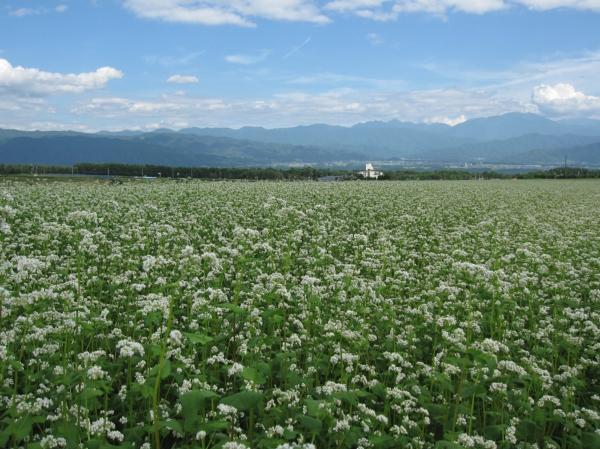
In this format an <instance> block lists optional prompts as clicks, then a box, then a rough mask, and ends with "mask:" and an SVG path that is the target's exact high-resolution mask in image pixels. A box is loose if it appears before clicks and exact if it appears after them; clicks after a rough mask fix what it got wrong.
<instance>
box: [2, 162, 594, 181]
mask: <svg viewBox="0 0 600 449" xmlns="http://www.w3.org/2000/svg"><path fill="white" fill-rule="evenodd" d="M0 175H40V176H42V175H74V176H81V175H89V176H103V177H118V176H122V177H153V178H173V179H184V178H193V179H206V180H219V179H245V180H282V181H283V180H287V181H297V180H318V179H320V178H327V179H336V180H353V179H360V176H359V175H357V174H356V172H355V171H352V170H343V169H331V168H319V167H308V166H305V167H291V168H274V167H268V168H261V167H169V166H162V165H131V164H108V163H107V164H95V163H80V164H75V165H73V166H56V165H26V164H0ZM331 177H333V178H331ZM508 178H518V179H561V178H566V179H576V178H600V170H597V169H587V168H579V167H560V168H552V169H549V170H538V171H530V172H525V173H518V174H507V173H498V172H494V171H484V172H472V171H467V170H450V169H441V170H423V171H421V170H386V171H385V175H384V176H383V177H380V178H379V179H380V180H402V181H409V180H473V179H508Z"/></svg>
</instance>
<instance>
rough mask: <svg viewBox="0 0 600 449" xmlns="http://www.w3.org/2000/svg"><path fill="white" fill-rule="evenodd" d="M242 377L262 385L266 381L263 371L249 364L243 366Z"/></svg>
mask: <svg viewBox="0 0 600 449" xmlns="http://www.w3.org/2000/svg"><path fill="white" fill-rule="evenodd" d="M242 377H243V378H244V379H246V380H249V381H251V382H254V383H255V384H256V385H262V384H264V383H265V382H266V381H267V377H266V376H265V375H264V373H262V372H260V371H259V370H257V369H256V368H253V367H251V366H246V367H245V368H244V370H243V371H242Z"/></svg>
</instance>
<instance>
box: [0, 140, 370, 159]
mask: <svg viewBox="0 0 600 449" xmlns="http://www.w3.org/2000/svg"><path fill="white" fill-rule="evenodd" d="M364 158H365V156H364V155H360V154H353V153H350V152H346V153H343V154H340V153H337V152H335V151H323V150H321V149H315V148H308V147H301V146H293V145H281V144H268V143H262V142H251V141H244V140H237V139H229V138H224V137H212V136H191V135H180V134H177V133H169V134H160V133H147V134H143V135H141V136H135V137H124V138H116V137H106V136H98V135H91V136H90V135H81V134H77V135H58V136H40V137H21V136H19V137H15V138H13V139H9V140H6V141H4V142H0V163H8V164H17V163H18V164H55V165H71V164H75V163H78V162H98V163H99V162H115V163H125V164H161V165H171V166H176V165H178V166H247V165H253V166H254V165H261V166H268V165H273V164H289V163H326V162H332V161H337V160H342V159H345V160H348V159H360V160H362V159H364Z"/></svg>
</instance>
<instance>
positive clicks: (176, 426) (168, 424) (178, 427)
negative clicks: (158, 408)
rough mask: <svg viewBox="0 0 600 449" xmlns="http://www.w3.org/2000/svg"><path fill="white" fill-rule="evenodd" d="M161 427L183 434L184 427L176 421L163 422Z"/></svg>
mask: <svg viewBox="0 0 600 449" xmlns="http://www.w3.org/2000/svg"><path fill="white" fill-rule="evenodd" d="M160 426H161V427H162V428H165V429H169V430H173V431H175V432H177V433H183V427H182V425H181V423H179V422H178V421H175V420H174V419H169V420H168V421H163V422H161V423H160Z"/></svg>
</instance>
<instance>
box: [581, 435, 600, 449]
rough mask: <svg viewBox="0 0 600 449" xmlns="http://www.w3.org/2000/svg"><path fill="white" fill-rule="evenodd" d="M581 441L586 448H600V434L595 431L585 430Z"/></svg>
mask: <svg viewBox="0 0 600 449" xmlns="http://www.w3.org/2000/svg"><path fill="white" fill-rule="evenodd" d="M581 442H582V444H583V447H585V448H586V449H600V435H599V434H597V433H595V432H584V433H583V434H582V435H581Z"/></svg>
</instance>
